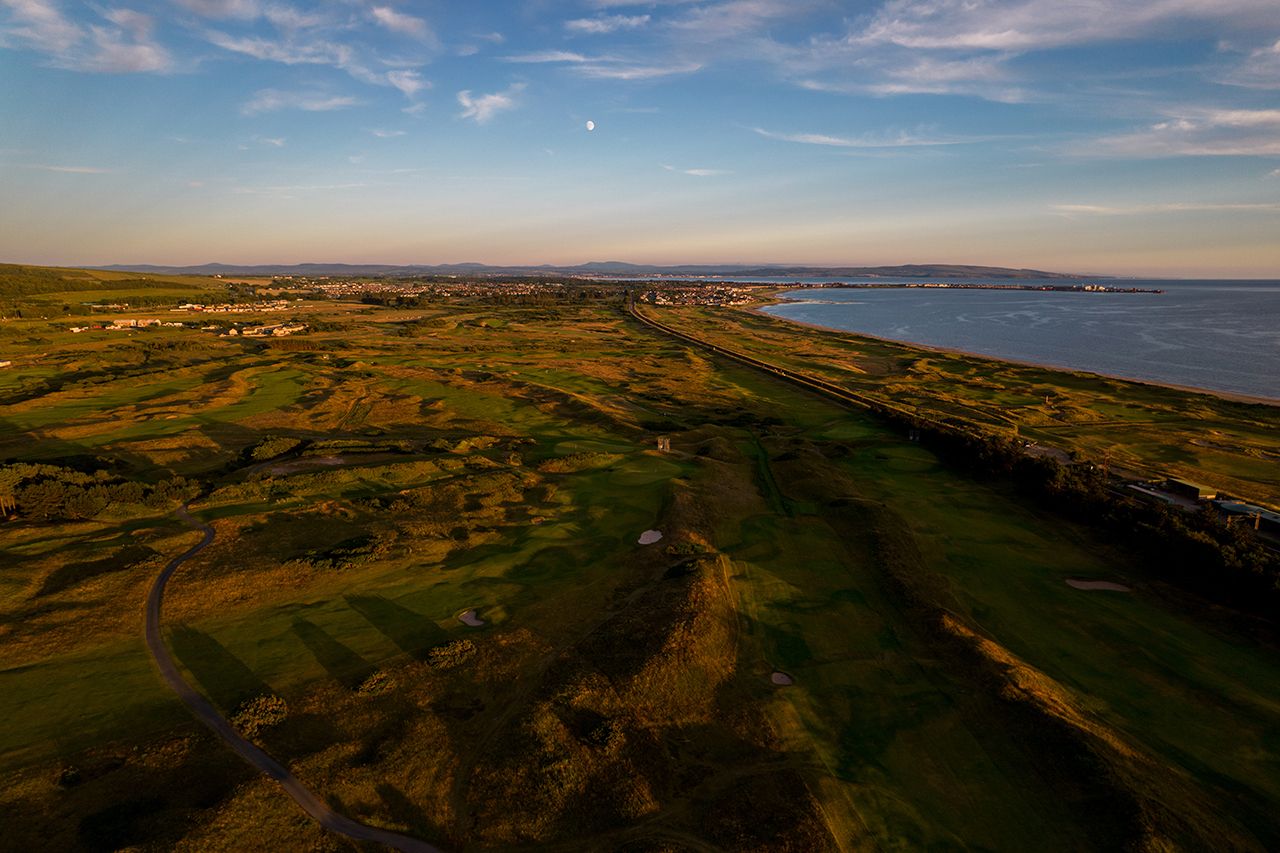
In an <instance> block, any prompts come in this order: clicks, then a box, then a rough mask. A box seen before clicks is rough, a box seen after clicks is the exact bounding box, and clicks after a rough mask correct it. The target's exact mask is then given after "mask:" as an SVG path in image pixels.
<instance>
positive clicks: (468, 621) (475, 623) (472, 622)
mask: <svg viewBox="0 0 1280 853" xmlns="http://www.w3.org/2000/svg"><path fill="white" fill-rule="evenodd" d="M458 621H459V622H461V623H462V624H463V625H467V626H469V627H471V628H479V627H480V626H481V625H483V624H484V620H483V619H481V618H480V617H479V616H477V615H476V611H475V610H474V609H471V610H464V611H462V612H461V613H459V614H458Z"/></svg>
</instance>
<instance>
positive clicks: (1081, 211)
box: [1051, 202, 1280, 216]
mask: <svg viewBox="0 0 1280 853" xmlns="http://www.w3.org/2000/svg"><path fill="white" fill-rule="evenodd" d="M1051 209H1052V210H1054V211H1056V212H1058V213H1061V214H1063V215H1064V216H1143V215H1147V214H1160V213H1280V203H1275V202H1257V203H1238V204H1237V203H1225V204H1219V203H1205V202H1171V203H1167V204H1135V205H1119V206H1111V205H1102V204H1055V205H1051Z"/></svg>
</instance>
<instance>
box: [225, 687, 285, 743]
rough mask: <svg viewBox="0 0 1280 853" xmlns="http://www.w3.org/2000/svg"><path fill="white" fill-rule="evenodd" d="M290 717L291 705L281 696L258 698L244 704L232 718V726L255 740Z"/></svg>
mask: <svg viewBox="0 0 1280 853" xmlns="http://www.w3.org/2000/svg"><path fill="white" fill-rule="evenodd" d="M287 716H289V703H287V702H285V701H284V700H283V699H281V698H280V697H279V696H256V697H254V698H253V699H250V700H249V701H247V702H245V703H244V704H242V705H241V706H240V707H239V708H237V709H236V712H235V713H234V714H233V715H232V716H231V724H232V725H234V726H235V727H236V728H237V729H239V730H240V731H241V733H243V734H244V736H245V737H248V738H254V737H257V736H258V735H260V734H261V733H262V732H265V731H266V730H267V729H270V728H272V727H273V726H278V725H280V724H281V723H283V722H284V720H285V717H287Z"/></svg>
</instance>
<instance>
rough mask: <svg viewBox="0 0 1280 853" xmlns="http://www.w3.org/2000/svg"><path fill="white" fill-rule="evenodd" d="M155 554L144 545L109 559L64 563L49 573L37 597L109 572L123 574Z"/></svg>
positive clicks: (120, 552) (131, 546) (126, 549)
mask: <svg viewBox="0 0 1280 853" xmlns="http://www.w3.org/2000/svg"><path fill="white" fill-rule="evenodd" d="M155 553H156V552H155V551H153V550H151V549H150V548H148V547H146V546H145V545H129V546H127V547H125V548H123V549H121V550H119V551H117V552H116V553H114V554H112V555H111V556H110V557H103V558H102V559H100V560H89V561H87V562H81V563H65V564H63V565H61V566H58V568H56V569H54V570H53V571H52V572H50V573H49V575H48V577H46V578H45V579H44V583H42V584H41V585H40V591H39V592H37V593H36V596H37V597H42V596H46V595H52V594H53V593H55V592H62V591H63V590H65V589H68V588H70V587H73V586H75V585H76V584H79V583H80V582H82V581H86V580H89V579H90V578H96V577H97V576H98V575H105V574H110V573H111V572H123V571H126V570H128V569H131V568H133V567H134V566H136V565H137V564H138V563H141V562H142V561H144V560H146V559H148V558H149V557H151V556H153V555H154V554H155Z"/></svg>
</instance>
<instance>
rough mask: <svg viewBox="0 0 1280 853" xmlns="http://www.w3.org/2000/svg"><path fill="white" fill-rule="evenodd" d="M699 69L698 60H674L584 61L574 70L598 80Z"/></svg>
mask: <svg viewBox="0 0 1280 853" xmlns="http://www.w3.org/2000/svg"><path fill="white" fill-rule="evenodd" d="M701 69H702V63H700V62H675V63H671V64H665V65H630V64H625V63H616V64H604V63H585V64H583V65H579V66H577V67H576V68H575V69H574V70H575V71H576V72H577V73H578V74H581V75H582V76H583V77H592V78H595V79H599V80H653V79H656V78H659V77H670V76H672V75H675V74H692V73H694V72H695V71H699V70H701Z"/></svg>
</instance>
